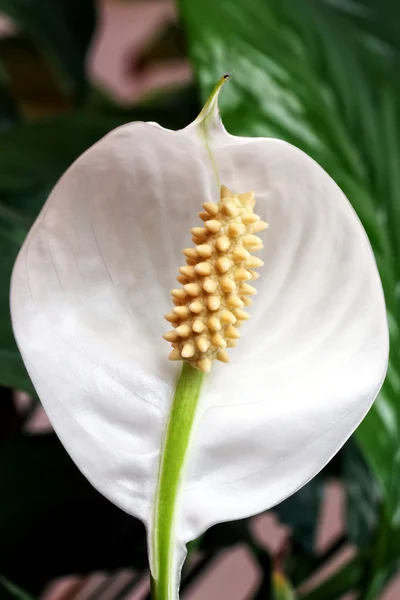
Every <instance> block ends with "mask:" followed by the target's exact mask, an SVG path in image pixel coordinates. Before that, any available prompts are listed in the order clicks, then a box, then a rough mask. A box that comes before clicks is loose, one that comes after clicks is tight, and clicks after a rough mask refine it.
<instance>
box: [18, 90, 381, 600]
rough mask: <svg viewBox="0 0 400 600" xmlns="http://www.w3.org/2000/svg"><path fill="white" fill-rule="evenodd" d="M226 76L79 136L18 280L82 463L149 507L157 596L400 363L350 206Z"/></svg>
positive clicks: (50, 400) (145, 517)
mask: <svg viewBox="0 0 400 600" xmlns="http://www.w3.org/2000/svg"><path fill="white" fill-rule="evenodd" d="M223 82H224V78H223V79H222V80H221V81H220V82H219V84H218V85H217V86H216V88H215V90H214V92H213V93H212V95H211V97H210V99H209V100H208V102H207V103H206V105H205V107H204V109H203V110H202V112H201V113H200V115H199V117H198V118H197V119H196V120H195V121H194V122H193V123H192V124H191V125H189V126H188V127H186V128H185V129H183V130H181V131H176V132H173V131H169V130H166V129H164V128H162V127H160V126H158V125H157V124H155V123H131V124H129V125H125V126H123V127H120V128H119V129H116V130H115V131H113V132H111V133H110V134H108V135H107V136H106V137H105V138H103V139H102V140H100V141H99V142H98V143H97V144H95V145H94V146H93V147H92V148H90V149H89V150H88V151H87V152H85V154H83V156H81V157H80V158H79V159H78V160H77V161H76V162H75V163H74V164H73V165H72V166H71V167H70V169H69V170H68V171H67V172H66V173H65V174H64V176H63V177H62V178H61V179H60V181H59V182H58V184H57V185H56V187H55V189H54V191H53V192H52V194H51V195H50V197H49V199H48V201H47V203H46V205H45V206H44V208H43V210H42V212H41V214H40V215H39V217H38V219H37V221H36V223H35V224H34V226H33V227H32V230H31V232H30V233H29V235H28V237H27V239H26V241H25V243H24V245H23V247H22V250H21V252H20V255H19V257H18V259H17V262H16V265H15V268H14V273H13V280H12V293H11V307H12V317H13V325H14V331H15V335H16V339H17V341H18V344H19V347H20V350H21V353H22V356H23V358H24V361H25V363H26V366H27V368H28V371H29V373H30V376H31V378H32V381H33V383H34V385H35V387H36V390H37V392H38V394H39V396H40V398H41V400H42V402H43V405H44V407H45V409H46V411H47V413H48V415H49V418H50V419H51V421H52V423H53V426H54V429H55V431H56V432H57V434H58V435H59V437H60V439H61V441H62V443H63V444H64V445H65V447H66V448H67V450H68V452H69V453H70V455H71V457H72V458H73V460H74V461H75V462H76V463H77V465H78V466H79V468H80V469H81V471H82V472H83V473H84V474H85V475H86V477H87V478H88V479H89V481H90V482H91V483H92V484H93V485H94V486H95V487H96V488H97V489H98V490H99V491H100V492H102V493H103V494H104V495H105V496H106V497H107V498H109V499H110V500H111V501H112V502H114V503H115V504H117V505H118V506H119V507H121V508H122V509H123V510H125V511H126V512H128V513H129V514H131V515H134V516H136V517H138V518H139V519H141V520H142V521H143V522H144V523H145V525H146V528H147V531H148V547H149V555H150V566H151V572H152V578H153V594H154V598H155V600H174V599H176V598H177V597H178V586H179V576H180V570H181V567H182V564H183V561H184V558H185V545H186V543H187V542H188V541H189V540H193V539H194V538H196V537H198V536H199V535H201V534H202V533H203V532H204V531H205V530H206V529H207V528H208V527H210V526H211V525H213V524H215V523H217V522H220V521H227V520H231V519H240V518H244V517H248V516H250V515H253V514H256V513H258V512H261V511H263V510H266V509H268V508H270V507H272V506H274V505H275V504H277V503H279V502H280V501H282V500H283V499H284V498H286V497H287V496H289V495H290V494H292V493H293V492H295V491H296V490H297V489H298V488H300V487H301V486H302V485H304V484H305V483H306V482H307V481H309V480H310V479H311V478H312V477H313V476H314V475H315V474H316V473H317V472H318V471H319V470H320V469H321V468H322V467H323V466H324V465H325V464H326V463H327V462H328V461H329V459H330V458H331V457H332V456H333V455H334V454H335V453H336V452H337V451H338V449H339V448H340V447H341V446H342V444H343V443H344V442H345V441H346V440H347V438H348V437H349V436H350V434H351V433H352V432H353V431H354V429H355V428H356V427H357V425H358V424H359V423H360V421H361V420H362V418H363V417H364V415H365V414H366V412H367V411H368V409H369V408H370V406H371V404H372V402H373V400H374V399H375V397H376V395H377V393H378V391H379V389H380V387H381V384H382V381H383V379H384V376H385V372H386V365H387V357H388V332H387V322H386V316H385V304H384V298H383V293H382V288H381V283H380V279H379V276H378V272H377V268H376V265H375V261H374V257H373V254H372V251H371V247H370V245H369V242H368V239H367V237H366V235H365V232H364V230H363V229H362V226H361V224H360V222H359V221H358V219H357V217H356V215H355V213H354V211H353V209H352V208H351V206H350V204H349V203H348V201H347V199H346V198H345V197H344V195H343V194H342V192H341V191H340V189H339V188H338V187H337V185H336V184H335V183H334V182H333V181H332V179H331V178H330V177H329V176H328V175H327V174H326V173H325V172H324V171H323V170H322V169H321V168H320V167H319V166H318V165H317V164H316V163H315V162H314V161H313V160H311V159H310V158H309V157H308V156H307V155H305V154H304V153H303V152H301V151H300V150H298V149H296V148H294V147H293V146H291V145H289V144H287V143H285V142H282V141H279V140H276V139H262V138H257V139H252V138H240V137H234V136H232V135H229V134H228V133H227V132H226V131H225V129H224V127H223V125H222V123H221V121H220V118H219V113H218V107H217V98H218V93H219V90H220V88H221V86H222V84H223ZM201 206H203V210H202V211H201V212H200V215H199V216H200V220H198V218H196V212H197V211H198V210H201ZM267 222H268V223H269V228H268V229H266V223H267ZM193 228H194V229H193ZM263 229H264V230H265V231H262V230H263ZM190 230H191V233H192V235H193V245H191V243H190V233H189V231H190ZM257 234H259V235H257ZM182 249H184V250H183V252H184V255H185V257H186V259H187V261H186V265H184V266H183V267H182V262H183V260H184V257H183V256H182V254H181V251H182ZM255 251H257V255H256V254H255ZM263 262H264V265H263ZM262 265H263V266H262ZM180 266H181V268H180V271H179V272H178V268H179V267H180ZM258 267H260V269H259V272H260V274H261V277H260V279H259V280H256V277H257V275H256V274H255V273H256V271H255V268H258ZM177 273H179V274H178V282H179V286H178V284H177V283H176V282H175V278H176V275H177ZM174 282H175V283H174ZM171 288H172V297H173V301H174V304H172V305H171V298H170V296H169V292H170V290H171ZM256 290H257V292H258V294H257V296H256V297H254V306H250V304H251V301H250V296H254V295H255V292H256ZM164 314H166V319H167V321H169V322H170V324H171V325H172V328H170V331H169V332H168V331H167V329H166V325H168V324H167V323H166V321H165V320H164ZM250 315H251V319H248V317H249V316H250ZM240 324H243V327H242V328H241V329H239V327H238V325H240ZM239 333H240V334H241V336H240V339H239ZM162 336H164V337H165V338H166V339H167V341H169V342H170V343H171V344H172V351H171V350H170V351H167V344H166V341H164V340H163V339H162ZM236 343H237V348H233V346H235V344H236ZM230 348H232V349H230ZM168 352H171V354H170V358H171V359H172V360H170V361H168V360H167V354H168ZM229 356H231V362H230V364H224V363H226V362H227V361H228V360H229ZM177 359H178V360H177ZM215 359H220V361H222V362H220V361H218V360H215ZM182 360H183V362H182ZM181 363H182V369H181V366H180V365H181ZM180 369H181V372H180ZM179 372H180V375H179Z"/></svg>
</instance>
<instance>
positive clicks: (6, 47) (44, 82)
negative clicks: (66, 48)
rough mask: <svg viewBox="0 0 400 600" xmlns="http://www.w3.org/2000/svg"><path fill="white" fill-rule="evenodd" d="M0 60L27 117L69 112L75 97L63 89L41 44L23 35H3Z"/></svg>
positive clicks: (10, 87)
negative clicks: (72, 99)
mask: <svg viewBox="0 0 400 600" xmlns="http://www.w3.org/2000/svg"><path fill="white" fill-rule="evenodd" d="M0 61H1V63H2V65H3V68H4V71H5V73H6V76H7V79H8V81H9V90H10V94H11V95H12V97H13V99H14V102H15V103H17V104H18V107H19V110H20V112H21V113H22V114H23V116H25V117H41V116H46V115H52V114H56V113H60V112H65V111H66V110H67V109H70V108H71V101H70V100H68V99H67V98H66V97H65V95H64V94H63V93H62V92H61V90H60V89H59V86H58V81H57V79H56V78H55V76H54V72H53V70H52V69H51V68H50V66H49V64H48V61H46V60H45V57H44V56H43V54H42V53H41V52H40V51H39V49H38V47H37V44H36V43H35V42H34V41H33V40H31V39H28V38H26V37H23V36H13V37H5V38H2V39H0Z"/></svg>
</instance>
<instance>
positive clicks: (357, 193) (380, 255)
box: [180, 0, 400, 576]
mask: <svg viewBox="0 0 400 600" xmlns="http://www.w3.org/2000/svg"><path fill="white" fill-rule="evenodd" d="M180 7H181V12H182V16H183V20H184V24H185V27H186V33H187V40H188V44H189V52H190V55H191V57H192V61H193V64H194V67H195V69H196V72H197V75H198V78H199V81H200V84H201V88H202V92H203V97H206V96H207V94H208V92H209V91H210V89H211V87H212V85H213V84H214V82H215V81H217V80H218V78H219V77H220V76H221V73H224V72H226V71H229V70H230V69H231V70H232V75H233V78H232V82H231V83H230V84H229V86H227V88H226V92H225V90H224V94H222V96H221V112H222V114H223V116H224V123H225V125H226V127H227V129H228V131H230V132H231V133H233V134H236V135H243V134H245V135H253V136H260V135H262V136H273V137H280V138H283V139H285V140H287V141H289V142H291V143H293V144H295V145H296V146H298V147H300V148H302V149H303V150H304V151H306V152H307V153H308V154H310V155H311V156H312V157H313V158H315V159H316V160H317V161H318V162H319V163H320V164H321V165H322V166H323V167H324V168H325V169H326V170H327V171H328V172H329V173H330V174H331V175H332V177H333V178H334V179H335V180H336V181H337V183H338V184H339V185H340V186H341V187H342V189H343V190H344V192H345V193H346V195H347V196H348V198H349V199H350V201H351V202H352V204H353V206H354V208H355V209H356V211H357V212H358V215H359V217H360V218H361V220H362V222H363V224H364V227H365V229H366V231H367V233H368V236H369V238H370V241H371V243H372V245H373V247H374V251H375V256H376V259H377V262H378V267H379V269H380V273H381V277H382V281H383V285H384V288H385V296H386V303H387V308H388V314H389V321H390V329H391V356H390V365H389V371H388V376H387V379H386V383H385V386H384V388H383V390H382V393H381V394H380V397H379V399H378V400H377V401H376V402H375V404H374V406H373V408H372V409H371V410H370V412H369V414H368V415H367V417H366V419H364V421H363V423H362V425H361V426H360V427H359V428H358V430H357V433H356V436H357V440H358V441H359V443H360V446H361V448H362V450H363V453H364V455H365V456H366V458H367V460H368V462H369V464H370V465H371V467H372V469H373V472H374V475H375V477H376V478H377V479H378V481H379V484H380V487H381V491H382V494H383V498H384V503H385V509H384V513H383V515H382V519H381V523H380V525H379V528H378V529H379V531H380V532H381V534H380V540H379V542H377V545H378V546H379V548H380V550H379V551H378V550H376V551H375V552H374V554H375V555H377V554H379V556H380V559H379V561H380V562H382V561H385V560H389V558H390V555H392V556H393V555H396V554H398V553H399V551H400V535H399V533H400V532H399V524H398V523H399V520H398V516H397V515H398V506H399V505H400V486H399V485H398V480H399V478H400V450H399V443H398V440H399V426H400V402H399V401H398V393H399V390H400V378H399V375H400V360H399V348H400V338H399V323H400V310H399V300H398V281H399V279H400V238H399V236H398V227H399V223H400V203H399V194H400V170H399V167H398V165H399V164H400V143H399V142H400V127H399V116H398V115H399V93H398V91H399V70H398V69H397V70H396V69H395V68H394V66H395V65H396V64H397V59H398V54H399V52H398V51H399V47H400V44H399V30H398V23H397V21H396V20H394V15H395V14H396V13H397V12H398V10H399V8H398V5H397V4H396V3H394V2H390V1H389V0H385V2H378V0H356V1H351V2H350V0H349V1H347V0H304V1H303V2H301V3H293V2H291V1H290V0H225V1H224V2H214V0H181V1H180ZM392 11H395V12H392ZM396 23H397V29H395V27H396ZM221 24H223V26H221ZM382 548H383V550H382ZM374 569H378V565H377V564H374V566H373V568H372V569H371V575H372V576H373V570H374ZM376 572H377V571H376Z"/></svg>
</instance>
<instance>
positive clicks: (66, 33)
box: [0, 0, 95, 94]
mask: <svg viewBox="0 0 400 600" xmlns="http://www.w3.org/2000/svg"><path fill="white" fill-rule="evenodd" d="M0 11H1V12H3V13H6V14H8V15H9V16H10V17H11V18H12V19H14V21H15V22H16V23H17V25H18V26H19V27H21V29H22V30H23V31H24V32H26V33H27V34H29V35H30V36H31V37H32V38H34V39H35V40H37V42H39V44H40V45H41V46H42V47H43V49H44V51H45V52H46V53H47V54H48V55H49V57H50V59H51V60H52V61H53V62H54V63H55V64H56V65H57V66H58V67H59V69H60V71H61V73H62V75H63V81H64V84H65V88H66V91H70V92H72V93H78V94H79V93H80V92H82V89H83V87H84V85H85V81H86V78H85V58H86V52H87V49H88V46H89V43H90V41H91V38H92V34H93V31H94V26H95V3H94V1H93V0H57V1H54V0H30V1H29V2H26V0H0Z"/></svg>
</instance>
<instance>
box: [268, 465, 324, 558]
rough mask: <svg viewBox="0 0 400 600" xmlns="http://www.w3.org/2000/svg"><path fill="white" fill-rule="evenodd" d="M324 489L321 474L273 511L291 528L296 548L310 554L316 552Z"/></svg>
mask: <svg viewBox="0 0 400 600" xmlns="http://www.w3.org/2000/svg"><path fill="white" fill-rule="evenodd" d="M324 488H325V476H324V475H321V474H319V475H317V476H316V477H314V479H312V480H311V481H310V482H309V483H308V484H307V485H305V486H304V487H302V488H301V489H300V490H299V491H298V492H296V493H295V494H293V496H290V497H289V498H287V500H284V502H281V504H278V506H275V508H274V509H273V511H274V512H275V513H276V514H277V515H278V518H279V520H280V521H281V522H282V523H284V524H285V525H288V526H289V527H290V528H291V530H292V535H293V539H294V541H295V543H296V546H297V547H298V548H301V549H302V550H304V551H305V552H307V553H310V554H311V553H313V552H314V550H315V537H316V532H317V527H318V516H319V512H320V509H321V502H322V498H323V491H324Z"/></svg>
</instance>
